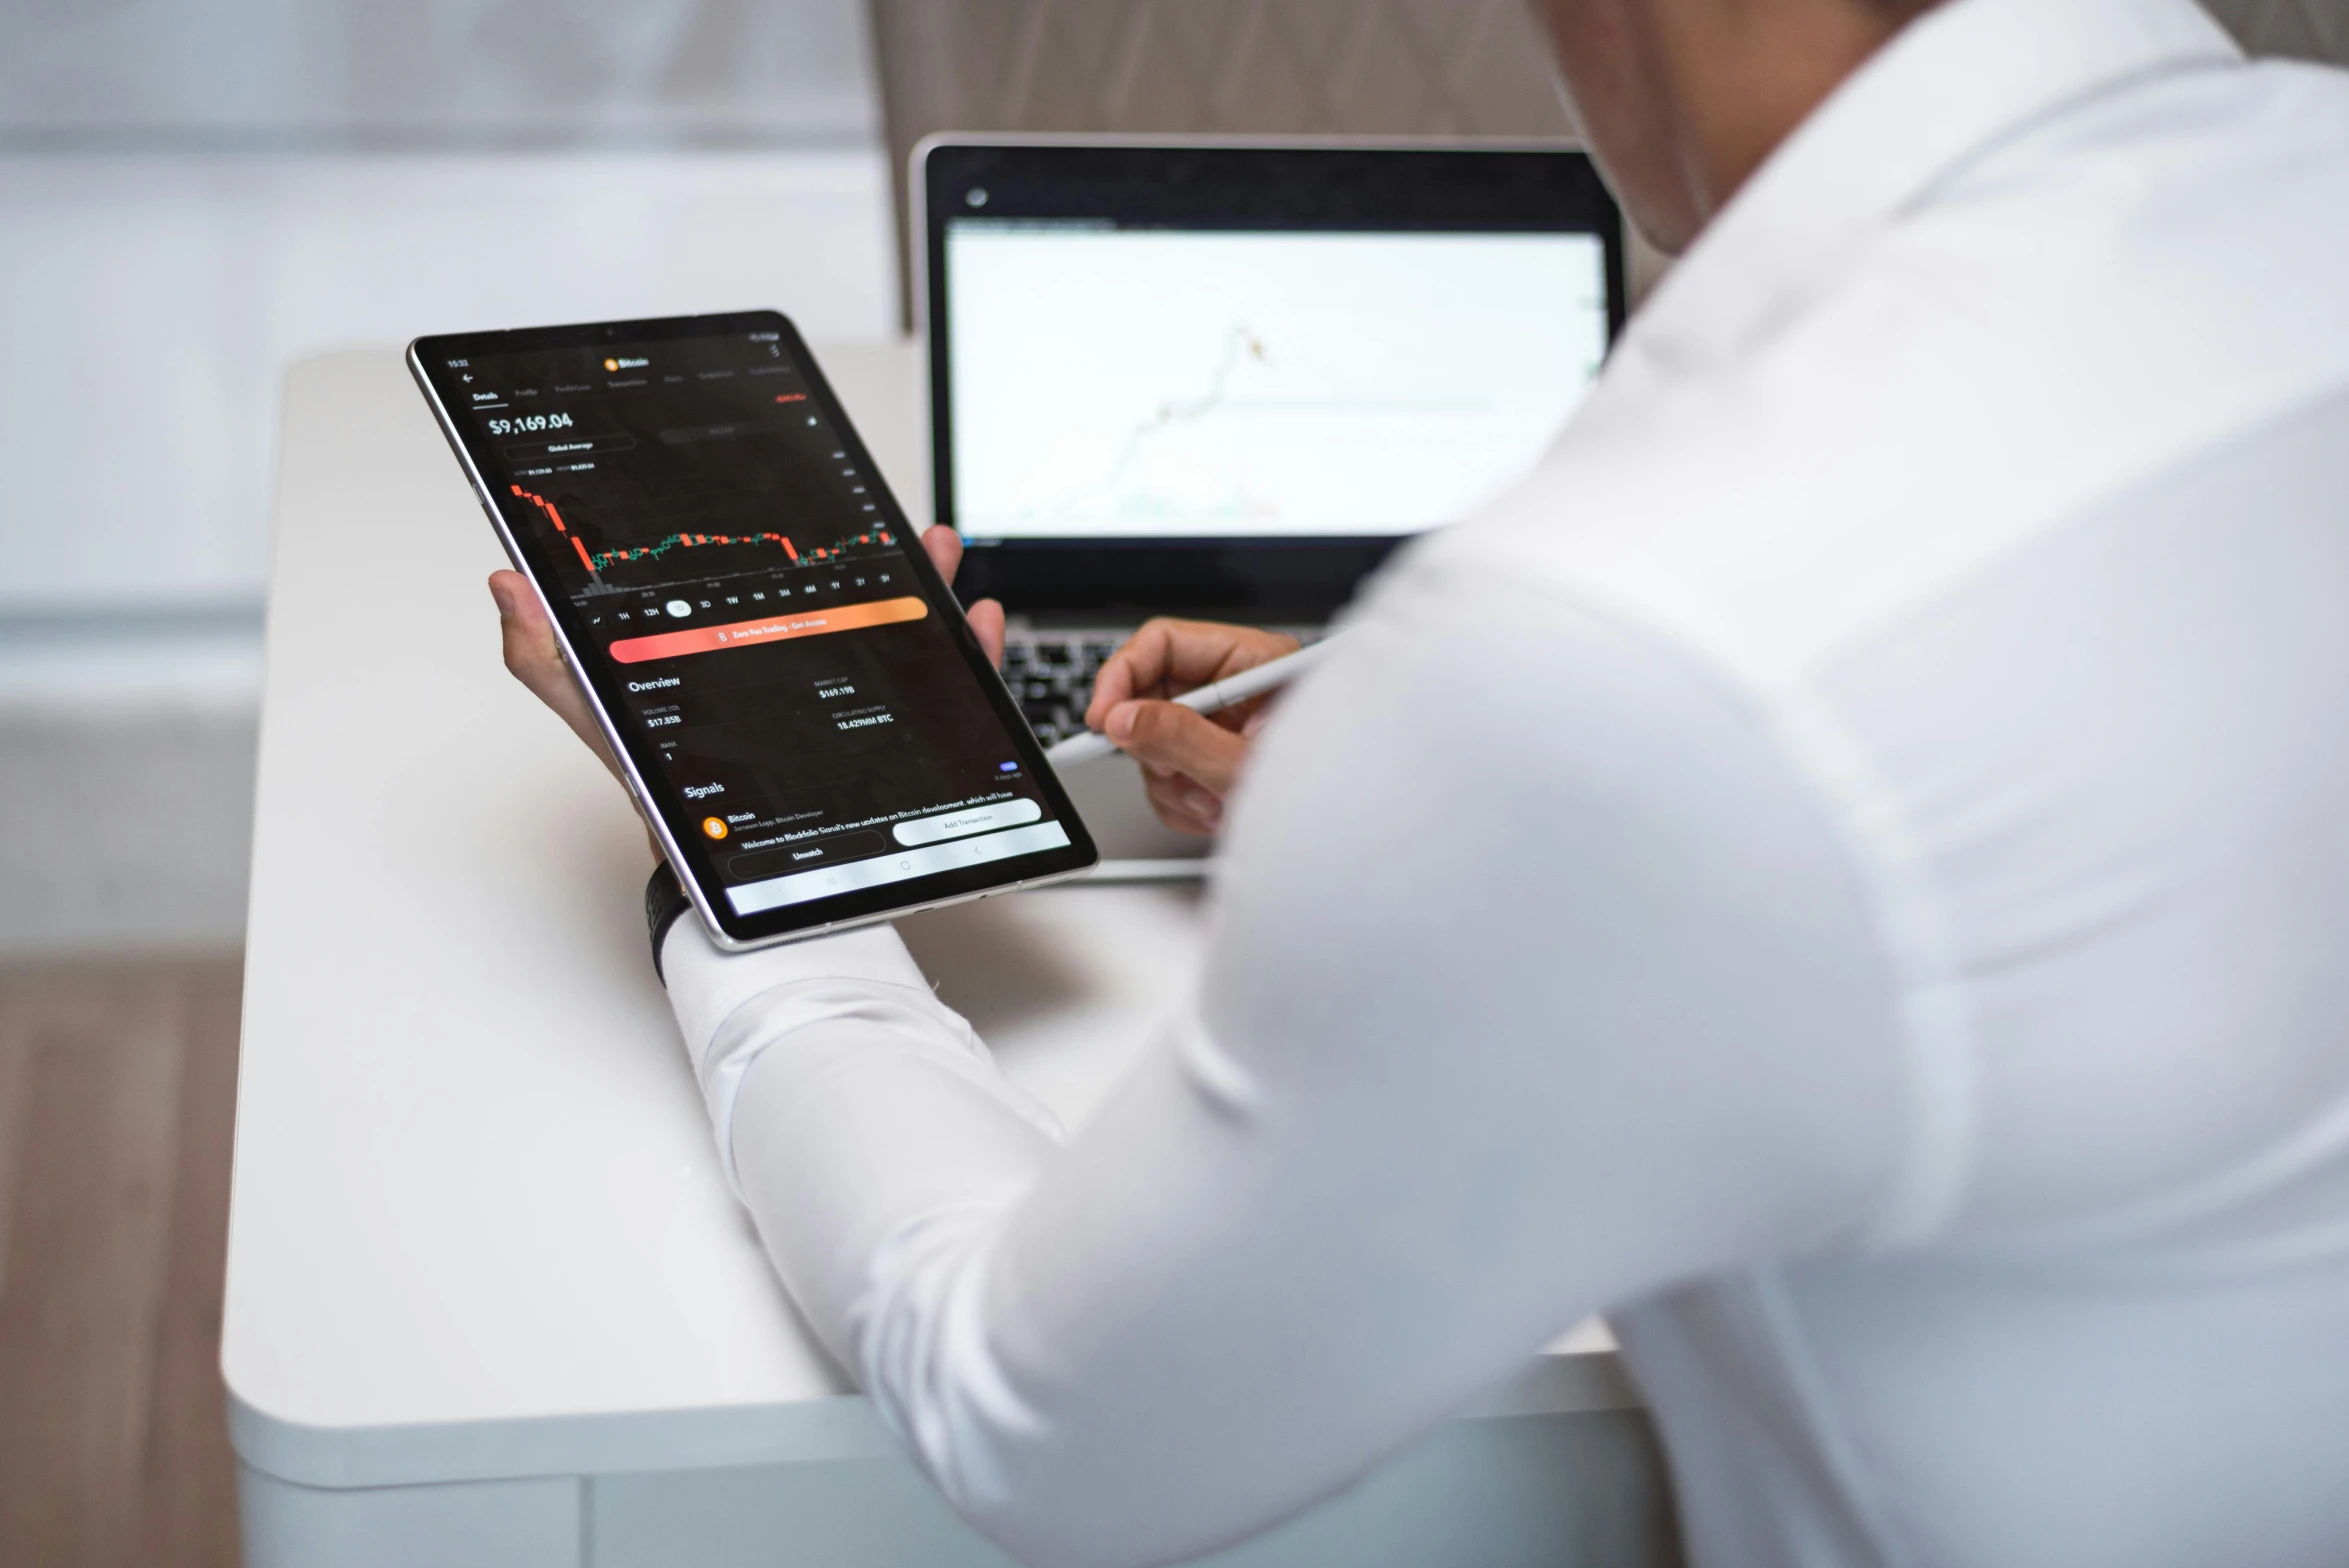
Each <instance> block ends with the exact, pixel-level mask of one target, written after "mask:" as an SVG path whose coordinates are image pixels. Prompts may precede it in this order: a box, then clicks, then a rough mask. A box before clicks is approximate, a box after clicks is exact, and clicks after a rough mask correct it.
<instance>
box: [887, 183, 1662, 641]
mask: <svg viewBox="0 0 2349 1568" xmlns="http://www.w3.org/2000/svg"><path fill="white" fill-rule="evenodd" d="M916 170H917V174H918V176H919V180H920V185H921V190H922V195H921V205H920V211H921V214H922V220H923V226H924V228H923V240H924V244H923V247H922V255H923V260H924V272H923V281H924V284H925V289H924V299H925V302H926V322H925V324H926V326H927V327H928V330H929V338H930V344H929V347H930V361H931V422H932V437H933V442H934V449H933V484H934V501H935V509H936V516H937V518H938V520H939V521H940V522H942V523H946V524H949V525H950V526H952V527H953V528H955V529H956V530H957V531H958V532H959V533H961V534H962V536H963V537H964V539H965V540H966V541H968V542H969V544H970V545H971V546H972V548H971V550H970V552H969V554H968V555H967V556H966V565H965V568H964V577H963V579H962V581H961V583H959V584H958V589H967V590H968V591H971V592H974V593H990V594H995V595H997V596H1000V597H1002V598H1003V599H1004V600H1005V601H1006V603H1007V604H1009V605H1010V606H1011V607H1012V608H1013V609H1014V610H1015V611H1016V610H1022V609H1027V610H1051V609H1056V608H1058V609H1069V610H1078V609H1085V608H1093V607H1101V606H1107V605H1119V606H1126V607H1131V608H1137V609H1142V610H1158V609H1179V610H1195V611H1207V612H1217V613H1221V612H1242V611H1248V612H1254V613H1259V614H1265V613H1271V612H1273V611H1275V610H1279V609H1288V610H1294V611H1296V612H1299V613H1305V614H1312V613H1325V612H1326V611H1327V610H1329V609H1332V608H1334V607H1335V606H1336V605H1337V604H1340V603H1342V602H1343V601H1344V600H1345V599H1346V597H1348V596H1349V595H1350V594H1351V592H1352V590H1353V587H1354V585H1355V584H1356V582H1358V581H1359V579H1360V578H1361V577H1362V576H1363V575H1364V574H1365V573H1366V572H1367V571H1369V570H1370V569H1371V568H1372V567H1374V566H1375V565H1376V564H1377V563H1378V561H1379V560H1380V559H1382V558H1383V557H1384V555H1385V554H1386V553H1387V552H1388V551H1389V550H1391V549H1392V548H1393V547H1394V545H1395V544H1396V542H1397V541H1399V540H1401V539H1403V538H1406V537H1408V536H1410V535H1412V534H1415V533H1418V532H1421V531H1423V530H1425V529H1429V528H1435V527H1440V526H1442V525H1444V524H1447V523H1452V522H1457V521H1460V520H1462V519H1464V518H1467V517H1470V516H1472V515H1474V514H1475V513H1476V512H1477V511H1478V510H1479V509H1480V508H1482V507H1483V506H1485V505H1486V504H1487V503H1489V502H1490V501H1492V500H1493V499H1494V498H1495V497H1497V496H1498V495H1499V494H1500V493H1501V492H1502V491H1503V490H1505V489H1507V488H1508V487H1509V486H1510V485H1512V484H1513V483H1515V482H1516V481H1517V480H1519V479H1520V478H1522V477H1523V476H1524V475H1525V474H1527V473H1528V472H1529V471H1530V470H1531V469H1532V468H1533V467H1534V465H1535V464H1536V463H1538V462H1539V461H1540V459H1541V457H1542V455H1543V453H1544V452H1545V451H1547V450H1548V448H1549V446H1550V445H1551V443H1552V442H1553V441H1555V440H1556V438H1557V436H1558V434H1559V432H1560V431H1561V430H1562V429H1563V428H1564V426H1565V424H1566V422H1567V421H1568V419H1570V418H1571V417H1572V415H1573V413H1574V411H1575V409H1576V407H1577V406H1579V404H1580V403H1581V401H1582V399H1583V398H1584V396H1585V395H1586V394H1587V392H1588V390H1589V388H1590V386H1591V383H1592V381H1593V380H1594V379H1595V378H1596V376H1597V375H1598V371H1599V367H1600V364H1601V362H1602V361H1603V360H1604V358H1605V356H1606V353H1607V347H1608V343H1609V340H1610V338H1611V336H1612V334H1613V333H1614V331H1615V330H1616V329H1617V328H1619V327H1620V325H1621V323H1622V319H1623V302H1622V293H1623V287H1622V277H1623V261H1622V238H1621V227H1620V220H1619V218H1618V215H1617V213H1616V209H1615V206H1614V203H1613V202H1612V201H1611V200H1610V199H1609V197H1608V196H1607V194H1606V191H1605V189H1604V188H1603V187H1602V186H1601V184H1600V183H1599V180H1598V177H1597V173H1596V171H1595V170H1594V169H1593V168H1592V167H1591V165H1590V161H1589V159H1588V158H1587V157H1585V156H1584V155H1583V154H1581V153H1579V152H1575V151H1572V150H1569V149H1564V148H1525V147H1515V148H1499V147H1482V146H1466V147H1445V148H1431V147H1424V146H1422V147H1409V146H1401V145H1370V146H1362V145H1351V146H1315V145H1273V146H1242V145H1232V144H1217V143H1183V142H1149V143H1123V144H1103V143H1097V142H1086V141H1065V140H1053V139H1049V138H1047V139H1038V140H1031V141H1014V142H988V141H980V140H965V139H956V138H942V139H939V140H937V141H934V142H933V143H931V144H928V145H926V146H925V147H924V148H923V149H921V150H920V151H918V152H917V154H916Z"/></svg>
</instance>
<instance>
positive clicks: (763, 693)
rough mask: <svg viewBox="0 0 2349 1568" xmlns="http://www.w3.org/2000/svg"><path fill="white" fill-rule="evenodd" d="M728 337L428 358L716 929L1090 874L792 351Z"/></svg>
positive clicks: (1024, 745) (794, 345)
mask: <svg viewBox="0 0 2349 1568" xmlns="http://www.w3.org/2000/svg"><path fill="white" fill-rule="evenodd" d="M723 319H724V321H725V322H726V323H728V324H730V325H732V326H733V328H734V329H733V330H728V331H716V330H707V327H706V324H707V323H708V322H709V318H703V322H704V324H705V330H702V331H699V332H694V333H691V334H688V335H669V333H670V332H673V331H674V330H675V328H676V326H677V325H678V324H675V323H660V324H653V323H646V324H642V326H643V328H644V329H645V330H643V331H641V332H639V333H630V332H628V331H627V330H626V329H602V328H599V329H570V330H571V332H572V333H573V337H572V339H571V340H570V341H567V342H563V341H558V342H552V343H548V342H543V341H537V342H534V341H532V340H533V339H543V338H544V337H545V336H546V334H539V333H533V334H497V335H494V336H488V337H480V338H453V339H427V340H424V341H422V342H420V343H419V344H418V345H417V350H416V355H415V358H416V360H417V362H418V364H419V365H420V366H421V367H422V369H423V370H424V373H425V374H426V376H427V377H428V379H429V383H430V385H431V387H432V389H433V391H434V392H436V393H437V394H438V397H439V401H440V404H441V408H442V411H443V415H444V421H445V422H446V423H447V424H448V425H449V426H450V428H451V431H452V434H453V435H454V436H455V437H456V438H457V439H458V440H459V441H460V442H461V443H462V445H463V447H464V449H465V451H466V453H467V454H468V456H469V457H470V459H471V461H472V466H473V467H474V469H475V472H476V475H477V478H478V480H479V482H480V484H481V487H482V488H483V489H484V490H485V491H486V492H487V493H488V495H489V496H490V497H491V498H492V499H494V501H495V502H496V505H497V510H498V512H499V514H500V515H501V516H502V517H503V519H504V522H505V525H506V531H507V532H508V534H509V535H510V536H511V539H512V542H513V544H514V546H515V547H516V551H517V553H518V554H519V555H520V557H521V558H522V560H523V563H524V566H525V569H526V570H528V571H529V572H530V574H531V575H532V576H533V577H534V578H535V579H536V580H537V582H538V583H539V585H540V587H541V589H542V590H543V591H544V593H545V595H546V597H547V599H548V600H549V601H550V603H551V604H553V606H554V607H555V609H556V612H557V618H558V620H559V621H560V622H562V623H563V626H564V630H565V632H566V635H567V639H568V641H569V642H570V645H571V647H572V649H573V650H574V652H575V654H576V655H577V656H578V657H579V658H580V660H581V661H582V663H583V665H584V666H585V670H586V674H587V675H588V678H589V682H590V684H591V685H592V686H593V688H594V689H595V692H596V694H597V696H598V697H599V698H600V699H601V700H602V703H603V706H604V708H605V712H606V715H607V717H608V718H609V719H610V720H611V722H612V725H613V727H614V728H615V729H616V730H617V731H618V732H619V733H620V735H621V737H622V739H623V741H624V743H625V745H626V746H627V748H628V750H629V752H630V755H631V759H632V760H633V761H634V762H635V764H636V767H637V771H638V773H639V776H640V777H641V778H642V780H643V782H644V783H645V785H646V786H647V792H648V794H650V795H651V796H652V797H653V798H654V800H655V802H656V805H657V807H658V808H659V810H660V814H661V815H662V817H663V818H664V821H665V823H666V825H667V826H668V827H669V829H670V830H671V834H672V837H673V839H674V840H675V841H676V844H677V848H678V849H679V850H681V851H682V852H683V853H684V855H685V858H686V859H687V860H688V861H690V862H693V863H694V864H693V867H692V869H693V870H694V871H695V872H696V873H697V880H699V881H701V883H702V884H703V890H704V892H705V893H706V894H709V895H711V897H710V899H709V902H710V903H711V904H713V905H716V906H717V908H716V910H715V913H716V914H717V915H718V916H719V917H720V920H721V923H722V924H723V925H724V926H725V927H726V928H727V930H728V932H729V934H731V935H734V936H736V937H740V938H744V939H753V940H755V939H756V938H757V937H759V936H763V935H772V934H777V933H778V932H788V931H791V930H797V929H804V928H806V927H809V926H812V925H816V924H824V923H830V922H833V921H835V920H838V919H840V918H844V917H845V918H854V917H857V916H862V915H867V914H869V913H870V912H872V911H873V910H875V909H884V908H896V907H904V906H907V905H909V904H913V903H918V902H925V901H930V900H932V899H934V898H936V897H939V896H955V895H957V894H960V893H965V892H968V891H971V890H974V889H977V888H980V887H983V886H988V885H998V884H1001V883H1003V882H1005V881H1012V880H1021V879H1024V878H1026V877H1029V876H1032V875H1036V874H1049V873H1051V872H1054V871H1057V870H1060V869H1063V868H1064V867H1066V866H1068V865H1069V864H1071V863H1074V864H1086V863H1090V861H1091V859H1092V853H1091V846H1090V844H1089V843H1087V842H1085V841H1084V837H1083V828H1082V826H1081V825H1080V824H1078V823H1077V822H1076V820H1075V818H1074V815H1073V813H1072V812H1071V811H1070V810H1069V808H1068V805H1067V802H1066V799H1065V797H1064V796H1062V794H1061V793H1060V790H1059V787H1058V784H1057V782H1056V781H1055V780H1053V778H1052V777H1051V773H1050V770H1049V767H1048V766H1046V765H1045V764H1043V763H1042V761H1041V758H1040V756H1039V755H1038V753H1037V750H1036V746H1035V742H1034V738H1033V736H1032V735H1030V734H1029V733H1028V731H1027V729H1026V726H1025V725H1024V724H1022V723H1021V722H1020V720H1019V719H1018V717H1017V715H1016V713H1015V712H1014V711H1013V710H1012V709H1011V708H1010V706H1009V703H1008V699H1007V698H1005V697H1004V695H1003V693H1002V691H1001V688H1000V685H999V683H997V682H996V681H995V679H994V676H993V674H992V672H991V671H989V670H987V668H986V667H985V665H984V663H983V662H981V661H980V656H979V654H978V651H977V647H976V644H975V642H974V641H973V640H972V639H971V637H970V634H969V632H968V630H967V628H966V627H964V625H963V624H962V619H961V615H960V612H959V611H958V610H957V609H956V608H955V606H954V603H953V600H952V599H951V597H950V596H949V595H948V594H947V593H946V592H945V591H944V588H943V585H942V584H940V583H939V582H938V579H937V575H936V573H935V571H934V570H932V569H931V568H930V567H929V565H928V562H927V560H926V559H924V558H923V557H922V554H921V551H920V550H919V548H918V546H917V545H916V543H915V541H914V538H913V535H912V531H911V529H910V528H909V527H908V526H907V523H906V520H905V518H904V515H903V513H902V512H901V511H900V510H899V509H898V507H897V505H896V503H895V502H894V500H893V499H892V498H891V497H890V495H889V492H888V489H887V486H886V485H884V484H883V483H882V482H881V479H880V477H879V475H878V474H877V473H876V472H875V471H874V468H873V465H872V463H871V460H870V458H869V457H868V456H867V454H866V452H865V450H864V448H863V446H862V444H861V443H860V442H859V441H858V440H857V439H856V436H855V433H854V432H853V430H851V429H850V428H849V427H848V425H847V422H846V420H845V418H844V416H843V415H842V414H841V412H840V410H839V408H838V405H837V404H836V402H835V401H834V399H833V398H832V396H831V394H830V392H829V389H828V388H826V387H825V386H824V385H823V384H822V379H821V376H820V374H819V373H818V372H817V371H816V370H815V368H814V366H813V363H812V361H811V360H810V359H809V358H808V356H807V355H806V353H805V350H804V348H803V347H802V346H801V345H800V343H799V341H798V339H797V336H796V334H794V333H793V332H791V331H790V329H789V325H788V323H786V322H783V321H782V320H781V318H779V317H773V316H753V317H742V318H723ZM655 329H668V330H667V331H662V330H655ZM558 330H559V329H558ZM582 333H587V334H591V336H590V337H589V339H588V340H587V341H581V340H580V337H579V334H582ZM501 340H505V341H501Z"/></svg>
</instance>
